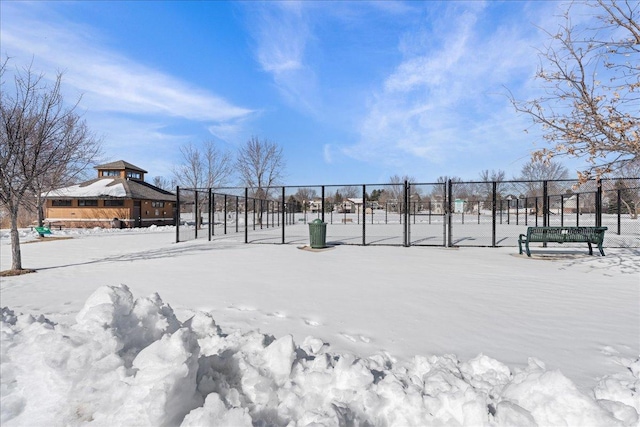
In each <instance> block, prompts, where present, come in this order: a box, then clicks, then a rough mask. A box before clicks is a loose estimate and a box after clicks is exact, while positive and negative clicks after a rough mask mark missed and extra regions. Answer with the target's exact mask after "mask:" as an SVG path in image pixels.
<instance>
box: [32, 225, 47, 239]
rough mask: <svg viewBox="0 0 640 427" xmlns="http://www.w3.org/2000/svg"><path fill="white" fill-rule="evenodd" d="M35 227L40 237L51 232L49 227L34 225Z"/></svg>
mask: <svg viewBox="0 0 640 427" xmlns="http://www.w3.org/2000/svg"><path fill="white" fill-rule="evenodd" d="M33 229H34V230H36V232H37V233H38V234H39V235H40V237H44V235H45V234H51V230H50V229H49V227H33Z"/></svg>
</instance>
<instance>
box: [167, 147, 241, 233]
mask: <svg viewBox="0 0 640 427" xmlns="http://www.w3.org/2000/svg"><path fill="white" fill-rule="evenodd" d="M180 153H181V154H182V163H181V164H180V165H178V166H176V167H175V168H174V170H173V175H174V181H175V182H176V183H178V184H180V185H181V186H184V187H188V188H194V189H200V190H201V191H202V190H205V189H209V188H216V187H221V186H223V185H224V184H226V183H227V182H228V180H229V177H230V176H231V174H232V171H233V169H232V163H231V156H230V155H229V153H228V152H224V151H221V150H219V149H218V148H217V147H216V146H215V143H214V142H213V141H211V140H209V141H205V142H203V143H202V146H201V147H195V146H194V145H193V144H187V145H183V146H182V147H180ZM196 191H197V190H196ZM187 199H189V197H187ZM207 199H208V198H204V197H201V198H199V199H198V210H199V212H201V213H202V212H206V211H208V208H206V206H207V202H208V200H207ZM192 201H193V202H195V199H194V200H192ZM205 208H206V209H207V210H206V211H205ZM195 221H196V226H197V227H200V226H201V225H202V221H203V217H202V215H199V216H198V217H197V218H195Z"/></svg>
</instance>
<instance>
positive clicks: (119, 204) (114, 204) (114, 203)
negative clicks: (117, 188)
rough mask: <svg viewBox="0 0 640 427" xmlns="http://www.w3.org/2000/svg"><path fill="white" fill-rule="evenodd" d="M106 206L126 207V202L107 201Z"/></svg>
mask: <svg viewBox="0 0 640 427" xmlns="http://www.w3.org/2000/svg"><path fill="white" fill-rule="evenodd" d="M104 205H105V206H124V200H105V201H104Z"/></svg>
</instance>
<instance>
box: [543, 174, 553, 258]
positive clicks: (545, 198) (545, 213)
mask: <svg viewBox="0 0 640 427" xmlns="http://www.w3.org/2000/svg"><path fill="white" fill-rule="evenodd" d="M547 184H548V181H542V226H543V227H548V226H549V215H550V214H551V212H550V208H549V191H548V186H547ZM543 246H544V244H543ZM545 247H546V246H545Z"/></svg>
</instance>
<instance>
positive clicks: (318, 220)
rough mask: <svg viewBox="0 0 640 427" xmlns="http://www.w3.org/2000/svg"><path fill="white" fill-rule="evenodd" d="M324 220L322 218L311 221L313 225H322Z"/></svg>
mask: <svg viewBox="0 0 640 427" xmlns="http://www.w3.org/2000/svg"><path fill="white" fill-rule="evenodd" d="M322 223H323V222H322V220H321V219H320V218H316V219H314V220H313V221H311V224H322Z"/></svg>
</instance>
